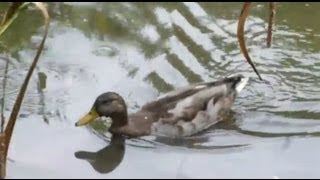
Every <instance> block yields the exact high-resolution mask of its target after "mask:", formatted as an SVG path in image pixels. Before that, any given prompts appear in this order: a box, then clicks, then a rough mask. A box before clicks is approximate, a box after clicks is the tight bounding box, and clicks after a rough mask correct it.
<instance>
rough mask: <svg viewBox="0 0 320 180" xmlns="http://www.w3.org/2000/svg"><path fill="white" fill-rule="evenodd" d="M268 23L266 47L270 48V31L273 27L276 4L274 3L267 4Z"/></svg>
mask: <svg viewBox="0 0 320 180" xmlns="http://www.w3.org/2000/svg"><path fill="white" fill-rule="evenodd" d="M269 11H270V16H269V22H268V35H267V47H268V48H270V47H271V41H272V29H273V25H274V17H275V14H276V4H275V2H269Z"/></svg>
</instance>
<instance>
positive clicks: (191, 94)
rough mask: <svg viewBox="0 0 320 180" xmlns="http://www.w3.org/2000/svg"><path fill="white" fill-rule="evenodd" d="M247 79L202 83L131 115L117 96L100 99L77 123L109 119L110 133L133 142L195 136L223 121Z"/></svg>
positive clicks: (157, 101)
mask: <svg viewBox="0 0 320 180" xmlns="http://www.w3.org/2000/svg"><path fill="white" fill-rule="evenodd" d="M247 82H248V78H246V77H244V76H242V75H237V76H231V77H227V78H224V79H221V80H218V81H211V82H202V83H196V84H192V85H189V86H186V87H181V88H178V89H176V90H173V91H171V92H168V93H166V94H164V95H162V96H160V97H158V98H157V99H156V100H154V101H151V102H148V103H146V104H145V105H143V106H142V107H141V109H140V110H138V111H137V112H135V113H132V114H128V112H127V105H126V103H125V101H124V99H123V98H122V97H121V95H119V94H118V93H115V92H106V93H103V94H101V95H99V96H98V97H97V98H96V100H95V102H94V104H93V106H92V108H91V110H90V111H89V113H87V114H86V115H85V116H84V117H82V118H81V119H80V120H79V121H77V122H76V123H75V126H83V125H86V124H88V123H90V122H92V121H93V120H95V119H96V118H98V117H110V118H111V120H112V123H111V126H110V128H109V130H108V131H109V132H110V133H111V134H121V135H125V136H128V137H130V138H134V137H140V136H147V135H157V136H167V137H173V138H179V137H186V136H192V135H194V134H196V133H199V132H201V131H203V130H205V129H207V128H209V127H211V126H212V125H214V124H216V123H217V122H219V121H221V120H223V119H222V118H221V113H223V112H228V111H229V110H230V109H231V107H232V104H233V103H234V101H235V99H236V97H237V94H238V93H239V92H240V91H241V90H242V89H243V88H244V86H245V85H246V84H247Z"/></svg>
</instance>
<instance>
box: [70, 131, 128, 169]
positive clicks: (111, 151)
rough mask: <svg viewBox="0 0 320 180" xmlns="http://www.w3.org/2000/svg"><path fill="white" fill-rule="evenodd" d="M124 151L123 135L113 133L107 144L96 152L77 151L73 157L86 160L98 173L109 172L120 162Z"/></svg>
mask: <svg viewBox="0 0 320 180" xmlns="http://www.w3.org/2000/svg"><path fill="white" fill-rule="evenodd" d="M124 153H125V137H123V136H120V135H113V136H112V137H111V142H110V144H109V145H107V146H106V147H104V148H103V149H101V150H99V151H97V152H88V151H78V152H76V153H75V157H76V158H78V159H83V160H86V161H88V162H89V163H90V164H91V166H92V167H93V168H94V169H95V170H96V171H97V172H99V173H103V174H105V173H110V172H111V171H113V170H114V169H116V168H117V167H118V166H119V164H120V163H121V161H122V159H123V156H124Z"/></svg>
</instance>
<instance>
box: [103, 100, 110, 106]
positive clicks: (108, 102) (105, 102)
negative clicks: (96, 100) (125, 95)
mask: <svg viewBox="0 0 320 180" xmlns="http://www.w3.org/2000/svg"><path fill="white" fill-rule="evenodd" d="M111 102H112V101H109V100H104V101H102V102H101V104H105V105H108V104H110V103H111Z"/></svg>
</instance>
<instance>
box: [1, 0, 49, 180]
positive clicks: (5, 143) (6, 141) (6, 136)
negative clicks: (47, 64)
mask: <svg viewBox="0 0 320 180" xmlns="http://www.w3.org/2000/svg"><path fill="white" fill-rule="evenodd" d="M33 4H35V5H36V6H37V7H38V8H39V9H40V10H41V12H42V15H43V16H44V19H45V32H44V35H43V38H42V41H41V43H40V46H39V48H38V50H37V54H36V56H35V58H34V59H33V62H32V64H31V66H30V68H29V71H28V73H27V75H26V77H25V80H24V82H23V84H22V86H21V88H20V91H19V94H18V96H17V99H16V101H15V104H14V106H13V109H12V112H11V114H10V118H9V121H8V124H7V126H6V128H5V131H4V133H2V134H1V135H0V145H1V148H0V150H1V151H0V178H5V177H6V159H7V155H8V149H9V145H10V140H11V137H12V132H13V130H14V125H15V123H16V119H17V116H18V114H19V111H20V107H21V104H22V101H23V98H24V94H25V92H26V90H27V87H28V84H29V81H30V78H31V76H32V73H33V71H34V69H35V67H36V65H37V63H38V60H39V57H40V54H41V52H42V50H43V47H44V43H45V40H46V38H47V34H48V29H49V20H50V18H49V14H48V11H47V9H46V7H45V5H44V4H43V3H40V2H33ZM14 14H18V12H16V13H14ZM12 17H14V16H12ZM0 35H1V33H0Z"/></svg>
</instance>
